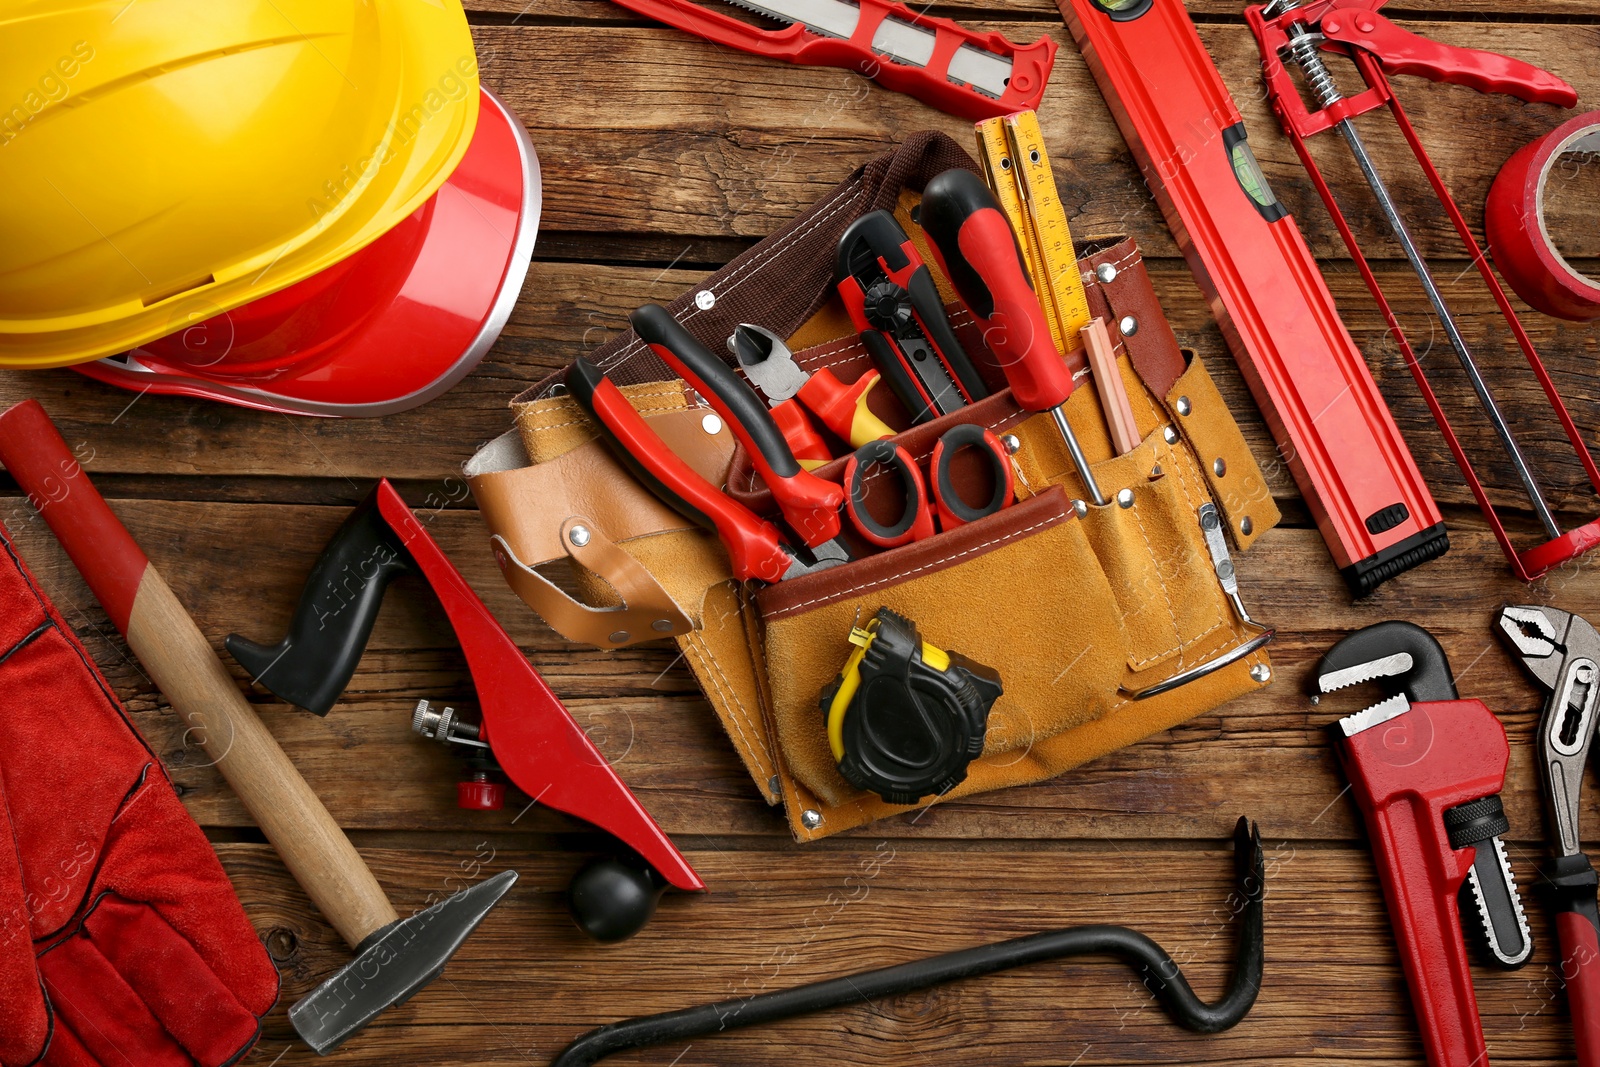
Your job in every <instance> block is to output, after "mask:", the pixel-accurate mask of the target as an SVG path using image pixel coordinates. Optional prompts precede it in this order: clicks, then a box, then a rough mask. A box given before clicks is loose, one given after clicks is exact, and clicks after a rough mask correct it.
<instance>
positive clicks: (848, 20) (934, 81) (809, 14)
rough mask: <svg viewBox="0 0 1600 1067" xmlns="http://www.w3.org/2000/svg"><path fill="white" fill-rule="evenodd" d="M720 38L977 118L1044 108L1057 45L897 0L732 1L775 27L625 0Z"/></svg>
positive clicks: (678, 0)
mask: <svg viewBox="0 0 1600 1067" xmlns="http://www.w3.org/2000/svg"><path fill="white" fill-rule="evenodd" d="M617 2H618V3H620V4H621V5H622V6H623V7H626V8H628V9H630V10H633V11H637V12H638V13H639V14H641V15H644V16H646V17H647V18H653V19H656V20H657V21H660V22H665V23H666V24H667V25H668V26H674V27H676V28H678V29H680V30H683V31H685V32H686V33H692V34H695V35H696V36H698V37H704V38H705V39H706V40H708V41H712V42H714V43H716V44H720V45H726V46H727V47H729V48H737V49H739V51H741V52H750V53H752V54H754V55H758V56H766V57H767V58H768V59H780V60H783V61H784V62H787V63H799V64H802V65H805V66H828V67H843V68H845V69H846V70H853V71H855V72H856V73H858V74H862V75H865V76H866V77H868V78H871V79H872V80H873V81H875V82H878V83H879V84H881V85H883V86H884V88H886V89H893V90H895V91H896V92H901V93H905V94H907V95H908V96H914V97H916V98H917V99H918V100H921V101H922V102H923V103H925V104H929V105H931V106H933V107H936V108H938V109H939V110H941V111H947V112H949V113H950V114H952V115H958V116H960V117H962V118H965V119H970V120H972V121H974V122H976V121H977V120H978V119H983V118H989V117H991V116H995V115H1005V114H1008V113H1010V112H1012V111H1023V110H1027V109H1029V108H1035V107H1038V106H1039V98H1040V97H1042V96H1043V95H1044V87H1045V84H1046V83H1047V82H1048V81H1049V80H1050V68H1051V66H1052V65H1053V64H1054V63H1055V58H1056V43H1055V42H1054V41H1052V40H1051V39H1050V38H1049V37H1040V38H1039V39H1038V40H1037V41H1034V42H1033V43H1032V44H1028V45H1016V44H1012V43H1011V42H1010V41H1008V40H1006V39H1005V38H1004V37H1002V36H1001V35H1000V34H998V33H976V32H974V31H972V30H969V29H967V28H966V27H965V26H962V25H960V24H959V23H955V22H952V21H950V20H949V19H942V18H935V17H933V16H932V15H927V14H924V13H923V12H922V11H913V10H912V9H911V8H908V7H906V6H905V5H904V4H901V3H896V2H895V0H729V2H730V3H732V4H735V5H737V6H738V7H742V8H745V9H747V10H749V11H754V12H757V13H758V14H761V15H765V16H767V17H769V18H774V19H777V20H778V21H780V22H784V23H788V25H786V26H784V27H783V28H782V29H777V30H769V29H764V28H762V27H760V26H754V25H751V24H750V23H748V22H745V21H743V20H741V19H737V18H734V17H733V16H732V15H731V14H728V13H727V12H725V11H719V10H716V9H715V8H711V7H704V6H702V5H700V4H697V3H692V2H690V0H617Z"/></svg>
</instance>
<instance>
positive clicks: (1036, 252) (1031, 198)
mask: <svg viewBox="0 0 1600 1067" xmlns="http://www.w3.org/2000/svg"><path fill="white" fill-rule="evenodd" d="M976 128H977V131H978V155H979V156H980V158H981V159H982V160H983V173H984V177H985V178H986V179H987V180H988V182H989V188H990V190H992V191H993V193H994V196H995V199H996V200H997V201H999V202H1000V209H1001V210H1002V211H1004V212H1005V213H1006V218H1008V219H1009V220H1011V229H1012V230H1013V231H1014V232H1015V233H1016V235H1017V242H1018V244H1020V245H1021V246H1022V257H1023V261H1024V262H1025V263H1026V264H1027V267H1028V274H1029V275H1030V276H1031V277H1032V278H1033V287H1034V289H1035V290H1036V291H1037V292H1038V294H1039V303H1041V304H1043V305H1044V311H1045V317H1046V319H1048V320H1049V323H1050V333H1051V335H1052V336H1053V337H1054V338H1055V342H1056V350H1057V351H1058V352H1061V353H1062V354H1066V353H1067V352H1071V351H1072V350H1073V349H1076V348H1078V347H1080V346H1081V345H1082V344H1083V339H1082V338H1081V337H1080V336H1079V334H1078V331H1079V330H1081V329H1082V328H1083V327H1084V326H1086V325H1087V324H1088V322H1089V300H1088V298H1087V297H1086V296H1084V294H1083V279H1082V278H1081V277H1079V275H1078V256H1077V253H1075V252H1074V251H1073V249H1072V231H1071V230H1070V229H1069V228H1068V227H1067V213H1066V211H1065V209H1063V208H1062V206H1061V197H1060V196H1059V195H1058V194H1057V193H1056V179H1055V175H1054V174H1052V173H1051V171H1050V158H1049V157H1048V156H1047V155H1045V150H1044V134H1043V133H1042V132H1041V131H1040V129H1039V116H1038V115H1036V114H1034V113H1033V112H1032V111H1019V112H1017V113H1016V114H1014V115H1007V116H1005V117H1004V118H997V119H985V120H984V121H983V122H980V123H978V124H977V127H976Z"/></svg>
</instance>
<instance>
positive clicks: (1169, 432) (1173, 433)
mask: <svg viewBox="0 0 1600 1067" xmlns="http://www.w3.org/2000/svg"><path fill="white" fill-rule="evenodd" d="M1161 439H1162V440H1163V441H1165V442H1166V443H1167V444H1169V445H1175V444H1177V443H1178V431H1177V430H1176V429H1174V428H1173V427H1171V426H1163V427H1161Z"/></svg>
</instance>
